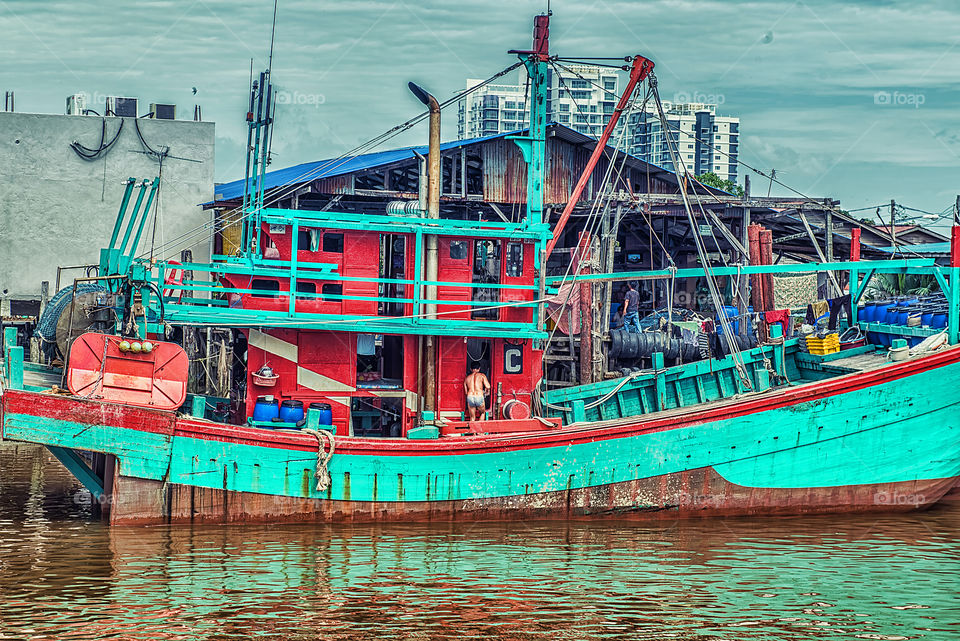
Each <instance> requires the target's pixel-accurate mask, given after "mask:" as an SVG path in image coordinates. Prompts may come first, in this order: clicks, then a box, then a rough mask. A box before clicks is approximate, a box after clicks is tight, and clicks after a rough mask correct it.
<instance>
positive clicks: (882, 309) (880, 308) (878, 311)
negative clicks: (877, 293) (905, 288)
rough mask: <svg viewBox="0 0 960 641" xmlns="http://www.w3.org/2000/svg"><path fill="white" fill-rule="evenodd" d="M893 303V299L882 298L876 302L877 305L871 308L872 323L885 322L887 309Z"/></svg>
mask: <svg viewBox="0 0 960 641" xmlns="http://www.w3.org/2000/svg"><path fill="white" fill-rule="evenodd" d="M891 305H893V301H890V300H882V301H880V302H879V303H877V306H876V307H875V308H874V310H873V322H874V323H885V322H886V320H885V317H886V315H887V309H889V308H890V306H891Z"/></svg>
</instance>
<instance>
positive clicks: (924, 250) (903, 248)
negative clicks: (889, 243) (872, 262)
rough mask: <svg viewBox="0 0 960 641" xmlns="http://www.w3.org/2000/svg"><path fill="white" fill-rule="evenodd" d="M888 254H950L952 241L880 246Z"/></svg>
mask: <svg viewBox="0 0 960 641" xmlns="http://www.w3.org/2000/svg"><path fill="white" fill-rule="evenodd" d="M877 249H879V250H880V251H884V252H887V253H888V254H949V253H950V241H946V242H943V243H919V244H917V245H900V246H899V247H878V248H877Z"/></svg>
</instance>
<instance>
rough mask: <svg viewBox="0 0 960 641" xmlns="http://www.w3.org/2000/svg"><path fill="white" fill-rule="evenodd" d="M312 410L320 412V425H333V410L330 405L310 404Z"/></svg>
mask: <svg viewBox="0 0 960 641" xmlns="http://www.w3.org/2000/svg"><path fill="white" fill-rule="evenodd" d="M309 407H310V409H312V410H320V425H333V410H332V409H330V403H310V405H309Z"/></svg>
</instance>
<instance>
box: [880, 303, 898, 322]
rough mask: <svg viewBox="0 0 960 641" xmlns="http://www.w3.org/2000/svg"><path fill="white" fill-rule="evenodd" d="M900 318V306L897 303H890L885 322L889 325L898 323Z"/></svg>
mask: <svg viewBox="0 0 960 641" xmlns="http://www.w3.org/2000/svg"><path fill="white" fill-rule="evenodd" d="M898 318H900V308H899V307H897V306H896V305H890V307H888V308H887V313H886V314H884V316H883V322H884V323H886V324H887V325H896V324H897V319H898Z"/></svg>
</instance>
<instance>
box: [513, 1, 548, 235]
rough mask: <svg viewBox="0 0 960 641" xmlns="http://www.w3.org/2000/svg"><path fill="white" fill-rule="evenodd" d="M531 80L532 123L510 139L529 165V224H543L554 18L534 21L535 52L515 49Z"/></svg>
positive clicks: (544, 17)
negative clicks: (548, 94)
mask: <svg viewBox="0 0 960 641" xmlns="http://www.w3.org/2000/svg"><path fill="white" fill-rule="evenodd" d="M508 53H513V54H516V55H517V56H518V57H519V58H520V60H521V61H522V62H523V65H524V67H526V68H527V75H528V76H529V78H530V99H529V100H530V123H529V130H528V131H527V134H526V135H517V136H508V138H509V139H511V140H513V142H515V143H516V144H517V146H518V147H520V153H521V154H523V160H524V161H525V162H526V163H527V216H526V222H527V223H528V224H530V223H541V222H543V175H544V159H545V157H546V152H547V90H548V88H549V86H548V83H547V64H548V63H549V62H550V15H549V14H542V15H539V16H536V17H535V18H534V19H533V49H531V50H529V51H522V50H517V49H512V50H510V51H509V52H508Z"/></svg>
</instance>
